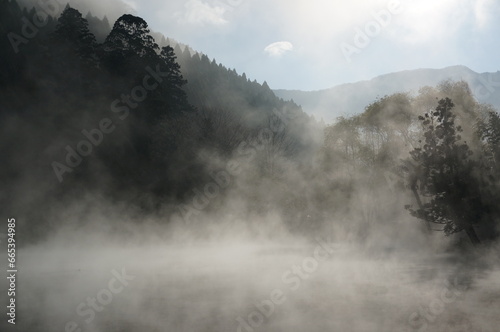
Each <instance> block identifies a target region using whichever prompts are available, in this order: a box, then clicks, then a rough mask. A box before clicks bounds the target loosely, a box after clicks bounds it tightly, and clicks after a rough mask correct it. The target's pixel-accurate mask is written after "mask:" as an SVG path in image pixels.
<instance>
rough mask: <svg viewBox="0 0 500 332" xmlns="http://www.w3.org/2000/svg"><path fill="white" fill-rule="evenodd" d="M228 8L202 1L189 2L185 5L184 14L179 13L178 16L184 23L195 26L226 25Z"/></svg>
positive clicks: (191, 0)
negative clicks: (225, 15)
mask: <svg viewBox="0 0 500 332" xmlns="http://www.w3.org/2000/svg"><path fill="white" fill-rule="evenodd" d="M225 12H226V8H224V7H222V6H211V5H210V4H208V3H205V2H203V1H201V0H189V1H188V2H186V4H185V5H184V12H182V13H180V12H177V13H176V16H177V18H178V20H179V21H180V22H182V23H189V24H193V25H224V24H226V23H227V20H226V19H225V18H224V13H225Z"/></svg>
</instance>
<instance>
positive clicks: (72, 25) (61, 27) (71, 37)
mask: <svg viewBox="0 0 500 332" xmlns="http://www.w3.org/2000/svg"><path fill="white" fill-rule="evenodd" d="M54 36H55V38H56V39H57V40H58V41H60V42H63V43H64V44H66V45H70V47H71V48H72V50H73V51H74V52H75V53H76V54H78V55H79V56H80V57H81V58H82V59H84V60H89V61H90V60H94V61H95V60H96V55H95V54H96V47H97V43H96V39H95V36H94V35H93V34H92V33H91V32H90V30H89V25H88V22H87V20H86V19H85V18H83V17H82V14H81V13H80V12H79V11H78V10H76V9H73V8H71V7H69V6H67V7H66V9H64V11H63V12H62V14H61V16H60V17H59V20H58V23H57V25H56V30H55V31H54Z"/></svg>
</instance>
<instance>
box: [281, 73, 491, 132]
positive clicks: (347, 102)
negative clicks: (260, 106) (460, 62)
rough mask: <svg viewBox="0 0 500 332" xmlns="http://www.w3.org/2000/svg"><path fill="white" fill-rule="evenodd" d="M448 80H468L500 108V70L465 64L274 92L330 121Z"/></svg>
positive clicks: (477, 93) (482, 96) (480, 95)
mask: <svg viewBox="0 0 500 332" xmlns="http://www.w3.org/2000/svg"><path fill="white" fill-rule="evenodd" d="M448 79H450V80H455V81H456V80H464V81H466V82H467V83H469V86H470V87H471V90H472V92H473V94H474V95H475V96H476V98H477V100H478V101H479V102H482V103H487V104H491V105H493V106H494V107H496V108H497V109H500V71H497V72H496V73H476V72H475V71H473V70H471V69H469V68H467V67H465V66H452V67H446V68H443V69H417V70H406V71H401V72H397V73H391V74H386V75H381V76H378V77H376V78H374V79H371V80H368V81H360V82H356V83H348V84H342V85H338V86H335V87H333V88H330V89H326V90H318V91H299V90H274V93H275V94H276V96H277V97H280V98H283V99H285V100H290V99H293V100H294V102H295V103H297V104H299V105H301V106H302V108H303V110H304V111H305V112H307V113H309V114H313V115H314V116H315V117H316V118H317V119H318V120H319V119H321V118H323V119H324V120H325V121H326V122H327V123H331V122H333V121H335V119H336V118H337V117H338V116H340V115H346V114H356V113H361V112H362V111H363V110H364V108H365V107H366V106H367V105H368V104H370V103H371V102H373V101H374V100H375V99H377V98H378V97H383V96H385V95H390V94H393V93H396V92H413V93H414V92H417V91H418V89H419V88H421V87H423V86H436V85H437V84H439V83H440V82H442V81H444V80H448Z"/></svg>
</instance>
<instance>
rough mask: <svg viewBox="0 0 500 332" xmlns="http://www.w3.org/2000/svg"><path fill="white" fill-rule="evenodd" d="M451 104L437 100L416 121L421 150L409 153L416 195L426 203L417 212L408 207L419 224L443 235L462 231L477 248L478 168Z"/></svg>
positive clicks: (479, 203) (448, 100)
mask: <svg viewBox="0 0 500 332" xmlns="http://www.w3.org/2000/svg"><path fill="white" fill-rule="evenodd" d="M453 107H454V104H453V102H452V101H451V99H449V98H444V99H441V100H439V102H438V106H437V107H436V109H435V110H431V111H428V112H426V113H425V114H424V116H420V117H419V120H420V122H421V124H422V126H423V129H424V142H423V146H422V147H419V148H415V149H414V150H413V151H411V152H410V155H411V157H412V159H413V161H414V162H415V163H416V164H417V165H416V167H415V168H414V169H418V170H419V174H412V170H410V178H415V177H417V178H418V179H419V182H420V183H419V188H418V189H419V193H420V195H422V196H423V197H425V198H427V199H428V201H427V202H424V203H422V204H421V205H419V207H418V208H417V209H413V208H412V207H411V206H407V209H408V210H409V211H410V213H411V214H412V215H413V216H415V217H417V218H420V219H422V220H425V221H428V222H432V223H435V224H439V225H443V228H442V229H441V230H442V231H444V232H445V234H446V235H450V234H453V233H458V232H461V231H463V230H465V232H466V233H467V235H468V237H469V239H470V240H471V242H472V243H473V244H474V245H476V244H479V243H480V240H479V238H478V236H477V234H476V232H475V230H474V228H473V225H474V224H476V223H477V222H479V221H480V220H481V218H482V213H483V212H482V211H483V209H484V206H483V204H482V200H481V190H480V185H479V181H478V180H477V179H476V177H475V173H476V172H477V171H478V168H479V164H478V163H477V162H476V161H475V160H473V158H471V156H472V151H471V150H470V149H469V146H468V145H467V143H466V142H464V141H461V139H462V138H461V136H460V133H461V132H462V128H461V126H458V125H455V114H453V112H452V109H453Z"/></svg>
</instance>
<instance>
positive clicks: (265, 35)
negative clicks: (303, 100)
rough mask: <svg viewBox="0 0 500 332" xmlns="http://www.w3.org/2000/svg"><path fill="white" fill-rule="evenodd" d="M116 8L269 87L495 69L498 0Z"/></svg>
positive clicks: (155, 3) (308, 0)
mask: <svg viewBox="0 0 500 332" xmlns="http://www.w3.org/2000/svg"><path fill="white" fill-rule="evenodd" d="M123 2H124V3H126V7H127V8H128V11H129V12H130V13H132V14H135V15H138V16H141V17H142V18H144V19H145V20H146V21H147V22H148V24H149V26H150V28H151V29H152V30H154V31H158V32H161V33H163V34H164V35H166V36H167V37H172V38H174V39H176V40H178V41H180V42H182V43H185V44H188V45H190V46H191V47H192V48H194V49H195V50H197V51H200V52H203V53H205V54H207V55H208V56H209V57H210V58H211V59H213V58H215V59H216V61H217V62H221V63H222V64H223V65H224V66H226V67H228V68H235V69H236V71H237V72H238V73H240V74H242V73H246V75H247V77H248V78H250V79H252V80H253V79H256V80H257V81H258V82H260V83H262V82H264V81H267V83H268V84H269V86H270V87H271V88H272V89H299V90H308V91H309V90H319V89H325V88H329V87H333V86H335V85H338V84H342V83H349V82H356V81H360V80H366V79H371V78H373V77H376V76H378V75H382V74H387V73H391V72H397V71H401V70H411V69H418V68H444V67H447V66H452V65H465V66H467V67H469V68H470V69H472V70H474V71H477V72H496V71H497V70H498V69H499V67H500V66H499V63H498V59H499V58H500V57H499V56H500V43H499V42H498V41H499V38H500V37H499V36H500V20H498V17H500V1H497V0H418V1H416V0H415V1H411V0H399V1H398V0H390V1H389V0H383V1H382V0H349V1H342V0H123ZM111 18H112V17H111Z"/></svg>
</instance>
